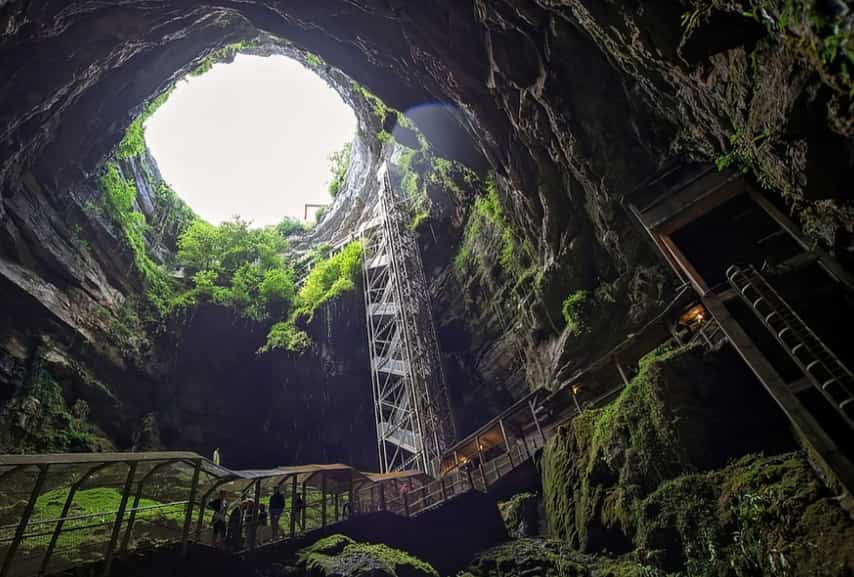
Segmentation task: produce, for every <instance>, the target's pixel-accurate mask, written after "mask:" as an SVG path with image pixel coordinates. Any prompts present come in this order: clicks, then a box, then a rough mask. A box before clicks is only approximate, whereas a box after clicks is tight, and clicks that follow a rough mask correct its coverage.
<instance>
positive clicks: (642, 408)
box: [541, 347, 689, 549]
mask: <svg viewBox="0 0 854 577" xmlns="http://www.w3.org/2000/svg"><path fill="white" fill-rule="evenodd" d="M685 350H686V349H674V348H671V347H662V348H660V349H657V350H655V351H653V352H652V353H650V354H648V355H646V356H645V357H644V358H643V359H641V361H640V362H639V363H638V373H637V374H636V375H635V377H634V378H633V379H632V380H631V382H630V383H629V385H628V386H627V387H626V388H625V389H624V390H623V391H622V393H621V394H620V396H619V397H618V398H617V399H616V400H615V401H613V402H612V403H610V404H609V405H608V406H606V407H605V408H603V409H600V410H595V411H585V412H583V413H582V414H581V415H579V416H578V417H576V418H575V419H574V420H573V421H572V422H571V423H570V424H569V425H567V426H565V427H562V428H561V429H559V431H558V433H557V434H556V435H554V436H553V437H552V438H551V439H549V441H548V442H547V444H546V447H545V450H544V453H543V461H542V464H541V467H542V478H543V499H544V505H545V511H546V519H547V522H548V526H549V531H550V534H551V535H552V536H554V537H559V538H561V539H565V540H567V541H569V542H570V543H572V544H574V545H575V546H577V547H579V548H582V549H586V548H588V547H592V546H595V545H597V544H598V543H599V542H600V541H602V540H604V541H608V540H609V539H616V540H621V539H626V538H627V537H629V536H631V535H632V534H633V532H634V531H635V529H636V526H637V507H638V505H639V502H640V499H642V498H643V497H645V496H646V495H647V494H648V493H649V492H651V491H653V490H654V489H655V488H656V487H657V486H658V485H659V484H660V483H661V482H663V481H665V480H667V479H671V478H673V477H675V476H677V475H679V474H680V473H682V472H683V471H684V470H686V468H688V467H689V464H688V462H687V459H686V456H685V454H684V451H683V450H682V448H681V447H680V444H679V440H678V438H677V434H676V430H675V427H674V423H673V419H672V417H671V416H670V415H669V413H668V412H667V411H666V409H665V405H664V402H663V399H662V397H661V395H662V387H663V383H662V364H663V363H666V362H667V361H668V360H669V359H670V358H671V357H673V356H675V355H678V354H680V353H682V352H684V351H685ZM591 536H592V537H591ZM591 538H594V539H595V540H596V541H595V542H591Z"/></svg>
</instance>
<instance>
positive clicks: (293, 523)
mask: <svg viewBox="0 0 854 577" xmlns="http://www.w3.org/2000/svg"><path fill="white" fill-rule="evenodd" d="M298 514H299V512H298V511H297V475H294V476H293V479H292V480H291V515H290V517H291V539H293V538H294V535H295V534H296V529H297V515H298Z"/></svg>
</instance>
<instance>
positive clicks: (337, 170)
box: [328, 142, 353, 198]
mask: <svg viewBox="0 0 854 577" xmlns="http://www.w3.org/2000/svg"><path fill="white" fill-rule="evenodd" d="M352 149H353V143H352V142H348V143H347V144H345V145H344V148H342V149H341V150H339V151H337V152H333V153H332V155H331V156H330V157H329V161H330V162H331V163H332V166H331V171H332V180H330V181H329V186H328V189H329V194H331V195H332V198H335V197H336V196H338V193H339V192H340V191H341V188H342V187H343V186H344V181H345V178H346V176H347V169H348V168H350V156H351V153H352Z"/></svg>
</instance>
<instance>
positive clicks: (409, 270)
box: [361, 164, 455, 476]
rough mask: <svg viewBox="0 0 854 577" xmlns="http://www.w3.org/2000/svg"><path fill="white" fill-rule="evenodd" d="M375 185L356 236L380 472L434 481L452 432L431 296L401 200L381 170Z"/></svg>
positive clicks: (404, 204) (405, 202)
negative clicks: (373, 210) (368, 223)
mask: <svg viewBox="0 0 854 577" xmlns="http://www.w3.org/2000/svg"><path fill="white" fill-rule="evenodd" d="M377 178H378V180H379V182H380V192H379V207H378V210H379V213H378V215H377V218H376V219H374V221H372V222H374V223H375V226H373V227H366V228H364V229H363V230H362V233H361V235H362V239H363V245H364V258H363V261H362V262H363V273H364V285H365V287H364V290H365V315H366V320H367V326H368V345H369V351H370V357H371V379H372V386H373V395H374V417H375V419H376V430H377V450H378V452H379V463H380V470H381V471H382V472H384V473H385V472H388V471H401V470H407V469H419V470H421V471H424V472H425V473H427V474H430V475H434V476H435V475H437V474H438V472H439V464H440V461H441V458H442V454H443V452H444V449H445V448H447V447H448V446H450V445H451V443H453V442H454V438H455V432H454V420H453V417H452V414H451V406H450V401H449V399H448V390H447V386H446V383H445V375H444V372H443V370H442V360H441V357H440V355H439V345H438V340H437V338H436V329H435V326H434V324H433V316H432V311H431V307H430V293H429V288H428V286H427V280H426V277H425V275H424V268H423V265H422V262H421V254H420V251H419V249H418V243H417V241H416V239H415V236H414V234H413V233H412V231H411V230H410V229H409V226H408V224H409V222H410V220H411V215H410V211H409V207H408V199H406V198H405V197H404V196H402V195H398V194H397V193H395V191H394V188H393V187H392V185H391V179H390V178H389V173H388V167H387V166H386V165H385V164H383V165H382V167H381V168H380V170H379V171H378V173H377Z"/></svg>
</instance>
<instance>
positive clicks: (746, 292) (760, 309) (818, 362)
mask: <svg viewBox="0 0 854 577" xmlns="http://www.w3.org/2000/svg"><path fill="white" fill-rule="evenodd" d="M727 279H728V280H729V283H730V285H731V286H732V287H733V288H734V289H735V290H736V291H737V293H738V294H739V296H740V297H741V298H742V300H743V301H744V302H745V303H747V305H748V307H749V308H750V309H751V310H752V311H753V312H754V313H755V314H756V316H757V317H758V318H759V320H761V321H762V324H764V325H765V327H766V328H768V330H769V331H770V332H771V334H772V335H774V338H775V340H776V341H777V342H778V343H780V345H781V346H782V347H783V349H785V351H786V352H787V353H788V354H789V356H790V357H791V358H792V360H793V361H794V362H795V364H796V365H797V366H798V367H799V368H800V369H801V370H802V371H803V373H804V374H805V375H806V377H807V378H808V379H809V380H810V381H811V382H812V384H813V386H814V387H815V388H816V389H818V390H819V391H820V392H821V394H822V395H824V397H825V398H826V399H827V400H828V402H830V404H831V405H832V406H833V407H834V409H836V411H837V412H838V413H839V414H840V415H841V416H842V418H843V419H845V421H846V422H847V423H848V425H849V426H851V427H852V428H854V375H852V373H851V371H850V370H849V369H848V367H846V366H845V365H844V364H843V363H842V361H840V360H839V358H838V357H837V356H836V355H835V354H834V353H833V352H832V351H831V350H830V349H829V348H828V347H827V345H825V344H824V342H822V340H821V339H820V338H819V337H818V336H817V335H816V334H815V333H814V332H813V331H812V329H810V328H809V326H807V324H806V323H805V322H804V321H803V319H801V317H800V316H798V314H797V313H796V312H795V311H794V310H792V308H791V307H790V306H789V304H788V303H787V302H786V301H785V300H784V299H783V298H782V297H781V296H780V295H779V294H778V293H777V291H776V290H774V287H772V286H771V284H770V283H768V281H767V280H766V279H765V278H764V277H763V276H762V275H761V274H760V273H759V272H758V271H757V270H756V269H754V268H753V267H745V268H741V267H738V266H731V267H730V268H729V269H727Z"/></svg>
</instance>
